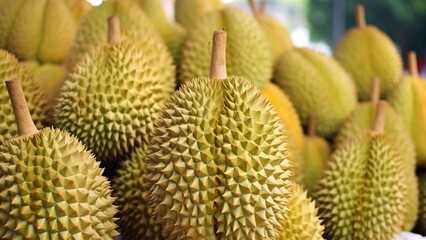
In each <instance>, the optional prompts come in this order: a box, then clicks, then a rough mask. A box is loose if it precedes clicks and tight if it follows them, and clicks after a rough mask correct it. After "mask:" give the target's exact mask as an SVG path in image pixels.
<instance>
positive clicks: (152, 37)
mask: <svg viewBox="0 0 426 240" xmlns="http://www.w3.org/2000/svg"><path fill="white" fill-rule="evenodd" d="M112 15H116V16H118V17H119V18H120V20H121V38H122V39H127V40H132V41H134V43H135V44H137V45H138V47H139V48H140V49H141V51H142V52H143V53H144V55H145V56H144V57H145V58H146V59H148V60H149V62H152V63H153V64H151V65H150V68H151V69H152V71H153V72H156V73H158V74H161V76H160V79H161V80H162V82H163V84H164V86H163V90H162V92H164V93H165V94H167V95H168V94H171V93H173V92H174V91H175V88H176V69H175V66H174V65H173V58H172V56H171V55H170V54H169V53H168V51H167V47H166V46H165V45H164V43H163V41H162V40H161V37H160V36H159V35H158V33H157V32H156V30H155V28H154V27H153V26H152V25H153V24H152V22H151V21H150V19H149V18H148V17H147V16H146V15H145V14H144V12H143V11H142V10H141V9H140V7H139V6H138V5H137V4H136V3H134V2H131V1H122V0H108V1H105V2H103V3H102V4H101V5H99V6H98V7H96V8H94V9H93V10H92V11H90V12H89V13H88V14H87V15H86V17H85V18H84V20H83V22H82V23H81V25H80V28H79V29H78V32H77V35H76V41H75V44H74V46H73V49H72V52H71V55H70V57H69V59H68V61H67V64H68V68H69V69H72V68H73V66H75V64H76V63H78V62H79V61H80V60H81V58H84V56H85V55H86V54H87V53H90V52H91V50H93V49H96V48H97V47H98V46H99V45H104V44H106V43H107V38H106V36H107V33H108V24H107V20H108V17H110V16H112Z"/></svg>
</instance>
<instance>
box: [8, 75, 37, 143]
mask: <svg viewBox="0 0 426 240" xmlns="http://www.w3.org/2000/svg"><path fill="white" fill-rule="evenodd" d="M6 88H7V91H8V92H9V98H10V101H11V102H12V108H13V113H14V115H15V122H16V126H17V128H18V134H19V136H20V137H24V136H30V135H34V134H36V133H37V132H38V130H37V128H36V126H35V125H34V122H33V119H32V118H31V114H30V110H29V109H28V105H27V101H26V100H25V95H24V92H23V91H22V88H21V83H20V81H19V80H18V79H11V80H7V81H6Z"/></svg>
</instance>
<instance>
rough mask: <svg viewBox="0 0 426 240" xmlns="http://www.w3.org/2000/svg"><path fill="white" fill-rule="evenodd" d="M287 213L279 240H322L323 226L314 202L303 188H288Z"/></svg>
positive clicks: (298, 186) (295, 186)
mask: <svg viewBox="0 0 426 240" xmlns="http://www.w3.org/2000/svg"><path fill="white" fill-rule="evenodd" d="M290 196H291V197H290V199H289V201H288V204H287V208H288V212H287V213H286V214H285V216H284V219H285V220H284V221H283V222H282V224H283V232H282V233H281V236H280V237H279V238H278V239H279V240H301V239H303V240H322V239H324V238H323V237H322V233H323V232H324V226H322V225H321V220H320V219H319V218H318V216H317V214H318V209H317V208H316V207H315V202H314V201H313V200H312V199H310V198H308V196H307V193H306V191H305V190H303V188H302V187H301V186H300V185H298V184H295V185H293V186H292V187H291V188H290Z"/></svg>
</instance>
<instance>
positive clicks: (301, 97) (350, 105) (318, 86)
mask: <svg viewBox="0 0 426 240" xmlns="http://www.w3.org/2000/svg"><path fill="white" fill-rule="evenodd" d="M274 81H275V82H276V83H277V85H278V86H280V87H281V88H282V89H284V91H285V92H286V93H287V95H288V96H289V97H290V100H291V101H292V102H293V104H294V106H295V108H296V111H297V113H298V114H299V117H300V120H301V122H302V125H303V126H305V127H307V125H308V118H309V116H310V115H315V116H316V118H317V132H318V135H319V136H322V137H326V138H330V137H332V136H333V135H334V134H335V133H336V132H337V131H338V129H339V127H340V125H341V124H342V123H343V121H344V120H345V119H346V118H347V117H348V116H349V115H350V113H351V112H352V110H353V109H354V107H355V105H356V102H357V101H356V94H355V86H354V84H353V83H352V80H351V78H350V76H349V75H348V74H347V73H346V72H345V71H344V70H343V68H342V67H340V66H339V64H338V63H337V62H336V61H334V60H333V59H332V58H329V57H327V56H325V55H324V54H322V53H319V52H315V51H314V50H310V49H307V48H294V49H292V50H289V51H288V52H287V53H286V54H283V55H282V56H281V57H280V59H279V60H278V62H277V64H276V65H275V72H274Z"/></svg>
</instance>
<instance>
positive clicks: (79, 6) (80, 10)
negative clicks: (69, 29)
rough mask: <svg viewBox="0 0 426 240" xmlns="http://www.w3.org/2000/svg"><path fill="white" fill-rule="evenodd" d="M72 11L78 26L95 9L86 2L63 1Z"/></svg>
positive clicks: (79, 0) (76, 0)
mask: <svg viewBox="0 0 426 240" xmlns="http://www.w3.org/2000/svg"><path fill="white" fill-rule="evenodd" d="M63 1H64V2H65V4H66V5H67V7H68V8H69V9H70V12H71V14H72V15H73V17H74V20H75V22H76V23H77V25H79V24H80V23H81V21H82V20H83V18H84V17H85V16H86V14H87V13H88V12H89V11H90V10H91V9H92V8H93V6H92V4H90V3H89V2H88V1H86V0H63Z"/></svg>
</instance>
